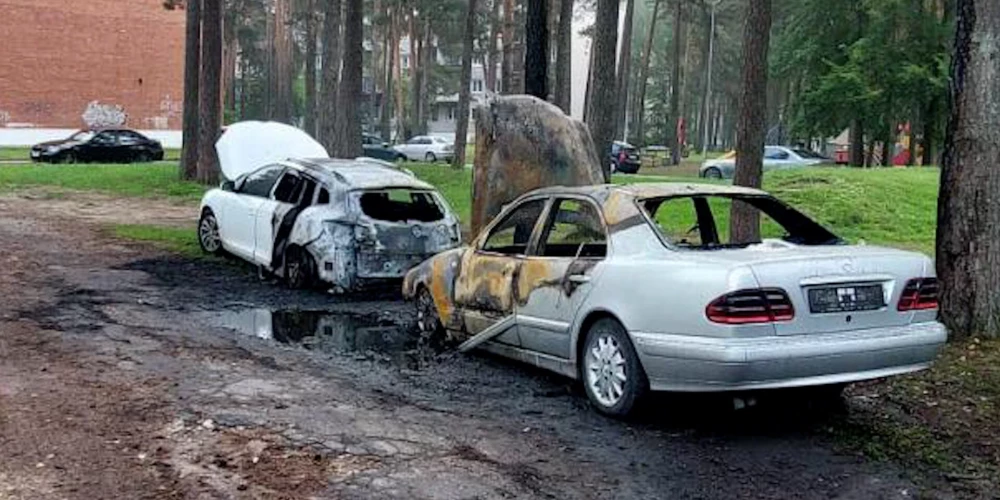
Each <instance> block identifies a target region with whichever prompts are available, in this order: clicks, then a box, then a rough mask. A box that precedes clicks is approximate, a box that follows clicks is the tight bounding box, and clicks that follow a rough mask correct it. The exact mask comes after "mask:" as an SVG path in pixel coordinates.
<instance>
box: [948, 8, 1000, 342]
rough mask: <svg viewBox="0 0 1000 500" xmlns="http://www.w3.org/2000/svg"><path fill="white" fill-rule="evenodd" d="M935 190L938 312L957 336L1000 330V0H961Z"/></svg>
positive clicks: (995, 333) (991, 333)
mask: <svg viewBox="0 0 1000 500" xmlns="http://www.w3.org/2000/svg"><path fill="white" fill-rule="evenodd" d="M956 7H957V12H956V13H957V20H956V23H957V31H956V36H955V52H954V56H953V58H952V64H951V78H950V81H951V100H950V103H951V107H950V110H949V118H948V128H947V132H946V139H945V146H944V157H943V161H942V162H941V187H940V194H939V196H938V226H937V273H938V276H939V279H940V280H941V281H940V283H941V319H942V321H943V322H944V324H945V325H946V326H947V327H948V330H949V332H950V333H951V336H952V338H968V337H970V336H986V337H992V338H998V337H1000V293H998V290H1000V203H997V202H996V199H997V195H998V193H1000V170H998V169H997V163H998V162H1000V111H998V109H997V107H996V103H998V102H1000V71H998V65H1000V63H998V62H997V61H998V60H1000V3H998V2H996V1H995V0H958V1H957V4H956Z"/></svg>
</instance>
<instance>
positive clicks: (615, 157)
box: [609, 141, 639, 174]
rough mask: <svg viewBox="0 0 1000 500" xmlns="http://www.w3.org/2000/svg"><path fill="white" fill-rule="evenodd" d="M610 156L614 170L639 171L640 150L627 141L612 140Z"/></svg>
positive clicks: (626, 172) (624, 172)
mask: <svg viewBox="0 0 1000 500" xmlns="http://www.w3.org/2000/svg"><path fill="white" fill-rule="evenodd" d="M609 157H610V160H611V171H612V172H621V173H623V174H634V173H636V172H638V171H639V150H637V149H635V148H634V147H633V146H632V145H631V144H629V143H627V142H621V141H615V142H612V143H611V152H610V153H609Z"/></svg>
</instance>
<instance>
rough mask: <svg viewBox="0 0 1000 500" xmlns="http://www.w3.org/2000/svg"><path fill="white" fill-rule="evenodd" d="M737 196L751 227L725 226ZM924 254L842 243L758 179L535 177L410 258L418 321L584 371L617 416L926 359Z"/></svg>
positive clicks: (932, 327)
mask: <svg viewBox="0 0 1000 500" xmlns="http://www.w3.org/2000/svg"><path fill="white" fill-rule="evenodd" d="M734 203H744V204H746V205H747V206H749V207H752V208H753V209H755V210H756V211H757V212H758V214H759V215H760V220H761V226H760V234H761V235H762V236H763V238H762V239H757V240H756V241H740V240H738V239H736V238H733V237H732V235H730V234H729V231H728V229H729V224H728V217H729V214H730V208H731V207H732V205H733V204H734ZM937 290H938V288H937V280H936V279H935V277H934V266H933V264H932V263H931V260H930V259H928V258H927V257H926V256H923V255H921V254H918V253H914V252H906V251H901V250H894V249H890V248H879V247H874V246H863V245H848V244H846V243H845V242H844V241H842V240H841V239H839V238H838V237H836V236H835V235H833V234H832V233H831V232H830V231H828V230H827V229H825V228H823V227H822V226H820V225H819V224H817V223H816V222H814V221H812V220H811V219H809V218H808V217H807V216H805V215H804V214H802V213H800V212H798V211H797V210H795V209H793V208H792V207H790V206H788V205H786V204H785V203H782V202H781V201H779V200H777V199H775V198H773V197H771V196H770V195H768V194H767V193H764V192H762V191H757V190H753V189H747V188H739V187H733V186H713V185H697V184H638V185H633V186H609V185H603V186H588V187H576V188H568V187H555V188H545V189H539V190H536V191H533V192H530V193H528V194H525V195H523V196H522V197H520V198H519V199H517V200H515V201H514V202H513V203H511V204H510V205H509V206H508V207H507V208H506V209H505V210H504V211H503V212H502V213H501V214H500V215H499V216H497V217H496V218H495V219H494V221H493V222H492V223H491V224H489V225H487V226H486V227H485V229H484V230H483V231H482V233H481V234H480V235H479V237H478V238H476V239H475V240H474V241H473V242H472V244H471V245H469V246H468V247H464V248H459V249H454V250H451V251H448V252H444V253H442V254H440V255H437V256H436V257H434V258H432V259H431V260H429V261H427V262H424V263H423V264H421V265H420V266H419V267H417V268H415V269H413V270H412V271H410V273H409V274H408V275H407V276H406V280H405V281H404V283H403V293H404V295H405V296H406V297H407V298H411V299H414V300H415V302H416V304H417V313H418V320H419V321H418V323H419V325H420V327H421V328H422V329H424V330H430V331H434V330H447V331H448V332H449V333H450V335H451V336H452V337H457V338H459V339H461V340H465V342H464V343H463V345H462V347H461V349H463V350H466V349H469V348H472V347H476V346H477V345H478V346H479V347H480V348H483V349H485V350H487V351H490V352H494V353H497V354H500V355H503V356H507V357H511V358H514V359H517V360H520V361H524V362H527V363H531V364H534V365H537V366H540V367H542V368H546V369H549V370H553V371H556V372H558V373H562V374H564V375H567V376H570V377H573V378H578V379H581V380H582V381H583V386H584V388H585V390H586V393H587V395H588V396H589V398H590V400H591V402H592V403H593V405H594V406H595V407H596V408H597V409H598V410H600V411H601V412H604V413H608V414H611V415H623V414H626V413H628V412H629V411H630V410H631V409H632V408H633V407H634V405H635V404H636V402H637V401H638V400H639V399H640V398H641V397H642V396H643V394H645V393H646V392H647V391H650V390H653V391H697V392H702V391H745V390H756V389H777V388H785V387H806V386H833V387H834V388H840V387H842V386H843V384H847V383H850V382H855V381H859V380H866V379H873V378H879V377H887V376H891V375H898V374H902V373H908V372H913V371H917V370H922V369H924V368H927V367H928V366H929V365H930V363H931V361H932V360H933V359H934V356H935V354H936V353H937V350H938V348H939V347H940V346H941V345H942V344H943V343H944V341H945V339H946V332H945V329H944V327H943V326H942V325H941V324H940V323H938V322H937V321H936V316H937V311H936V309H937V305H938V303H937Z"/></svg>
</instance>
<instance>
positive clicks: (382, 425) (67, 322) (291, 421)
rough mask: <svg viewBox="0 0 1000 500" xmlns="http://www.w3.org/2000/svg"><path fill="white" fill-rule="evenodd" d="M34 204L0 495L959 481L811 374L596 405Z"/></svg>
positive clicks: (15, 285) (482, 359) (23, 244)
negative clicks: (637, 408) (805, 388)
mask: <svg viewBox="0 0 1000 500" xmlns="http://www.w3.org/2000/svg"><path fill="white" fill-rule="evenodd" d="M46 203H47V200H46V199H44V197H27V198H25V197H14V196H6V197H2V198H0V249H2V252H0V262H2V264H3V266H4V272H3V273H0V297H3V298H2V299H0V456H2V457H3V460H0V499H7V498H26V499H29V498H30V499H36V498H87V499H92V498H173V497H177V498H192V497H193V498H443V499H450V498H665V497H668V498H865V499H867V498H913V497H918V496H930V497H936V498H938V497H950V496H955V495H956V493H955V492H954V491H952V490H951V489H950V488H949V484H948V483H947V482H944V481H942V480H941V479H940V478H939V477H937V476H936V475H934V474H931V473H928V472H926V471H923V472H922V471H915V470H904V469H903V468H901V467H899V466H897V465H894V464H892V463H871V462H867V461H865V460H864V459H862V458H860V457H858V456H855V455H845V454H840V453H838V452H837V451H836V450H835V447H834V445H833V444H832V443H831V442H830V438H829V437H828V436H829V435H830V433H829V430H828V427H829V425H830V421H831V412H836V411H846V410H844V409H843V408H840V409H839V410H838V409H836V408H830V407H829V406H827V405H822V404H817V403H818V402H817V401H814V400H812V399H811V398H808V397H806V396H808V394H803V393H797V392H780V393H775V394H768V395H761V396H760V397H759V398H758V401H759V403H758V405H757V406H756V407H754V408H751V409H744V410H734V409H733V408H732V404H731V399H729V398H727V397H724V396H704V397H691V396H686V397H681V396H658V397H656V398H654V399H653V400H652V401H651V402H650V404H649V405H648V408H645V409H644V411H642V412H641V413H640V415H639V416H637V417H636V418H634V419H632V420H630V421H616V420H610V419H607V418H604V417H601V416H599V415H598V414H596V413H595V412H593V411H592V410H590V409H589V408H588V405H587V402H586V398H585V397H584V396H583V394H582V392H581V390H580V389H579V388H578V387H576V386H575V385H574V384H572V383H571V382H570V381H567V380H565V379H562V378H560V377H558V376H555V375H550V374H547V373H545V372H541V371H538V370H534V369H532V368H528V367H524V366H520V365H517V364H513V363H509V362H506V361H504V360H502V359H499V358H494V357H489V356H486V355H460V354H456V353H454V352H453V351H451V350H449V349H447V348H444V347H442V346H437V345H433V343H429V342H426V341H423V340H421V339H419V338H418V337H417V336H416V334H415V333H414V330H413V325H412V322H413V317H412V314H411V312H410V309H409V307H408V306H407V304H405V303H403V302H402V301H401V300H399V298H398V297H397V296H396V295H395V293H394V292H392V291H387V292H384V293H381V294H368V295H365V296H360V297H335V296H331V295H327V294H324V293H319V292H292V291H288V290H285V289H283V288H282V287H281V286H280V285H277V284H275V283H271V282H265V281H261V280H259V279H258V278H257V276H256V273H255V272H254V271H253V270H252V269H251V268H250V267H249V266H246V265H244V264H241V263H238V262H234V261H229V260H223V259H206V260H190V259H184V258H181V257H177V256H172V255H169V254H164V253H162V252H159V251H156V250H153V249H150V248H148V247H144V246H141V245H136V244H131V243H127V242H121V241H115V240H111V239H108V238H107V237H106V236H105V235H106V232H105V231H102V230H101V228H102V225H101V224H102V223H105V222H106V221H105V222H102V221H103V220H104V219H102V218H96V217H95V216H94V215H93V214H92V213H91V214H90V215H87V216H85V217H84V216H80V217H76V216H74V210H72V207H71V206H70V205H69V204H71V203H72V198H71V199H70V200H67V199H65V198H63V199H60V200H59V210H57V211H51V210H48V209H47V206H46ZM88 203H91V204H92V203H93V200H88ZM134 203H135V205H136V206H135V207H134V209H135V210H136V212H137V213H141V214H144V215H143V217H148V215H149V213H150V212H155V211H156V209H158V207H157V206H156V202H155V201H152V200H149V201H144V200H135V201H134ZM144 203H148V204H150V206H149V207H144V206H143V204H144ZM91 212H92V210H91ZM175 215H176V214H171V217H175ZM124 217H125V218H128V217H129V215H127V214H124ZM144 220H145V219H144ZM167 223H171V224H172V223H174V222H173V220H171V221H167ZM303 311H306V312H303ZM769 396H770V397H769ZM958 496H962V495H961V494H958Z"/></svg>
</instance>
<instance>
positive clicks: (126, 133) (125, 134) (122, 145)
mask: <svg viewBox="0 0 1000 500" xmlns="http://www.w3.org/2000/svg"><path fill="white" fill-rule="evenodd" d="M144 142H145V141H143V138H142V136H140V135H138V134H136V133H135V132H132V131H130V130H122V131H120V132H118V147H117V148H116V150H115V151H114V153H113V154H114V156H115V161H121V162H134V161H136V160H137V159H138V158H139V156H140V155H141V153H142V152H143V151H144V150H145V144H144Z"/></svg>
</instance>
